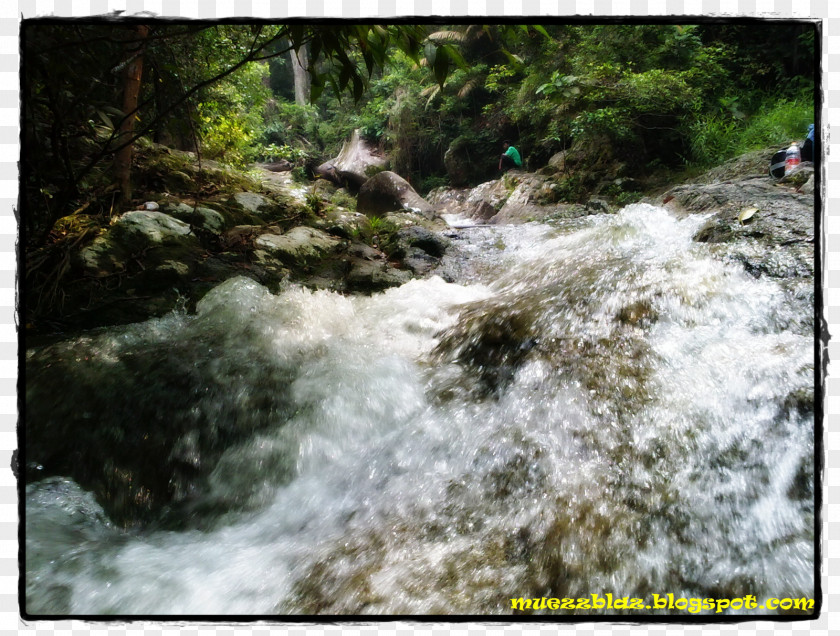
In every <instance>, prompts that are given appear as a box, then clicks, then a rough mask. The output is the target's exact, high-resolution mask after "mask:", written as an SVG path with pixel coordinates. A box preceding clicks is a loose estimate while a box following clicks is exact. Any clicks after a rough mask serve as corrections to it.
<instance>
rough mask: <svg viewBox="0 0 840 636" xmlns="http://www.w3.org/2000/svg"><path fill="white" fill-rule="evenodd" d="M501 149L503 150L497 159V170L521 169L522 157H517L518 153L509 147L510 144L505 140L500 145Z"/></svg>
mask: <svg viewBox="0 0 840 636" xmlns="http://www.w3.org/2000/svg"><path fill="white" fill-rule="evenodd" d="M502 148H503V149H504V152H503V153H502V156H501V157H499V170H510V169H511V168H521V167H522V157H521V156H520V155H519V151H518V150H517V149H516V148H514V147H513V146H511V144H510V142H509V141H507V140H505V142H504V143H503V144H502Z"/></svg>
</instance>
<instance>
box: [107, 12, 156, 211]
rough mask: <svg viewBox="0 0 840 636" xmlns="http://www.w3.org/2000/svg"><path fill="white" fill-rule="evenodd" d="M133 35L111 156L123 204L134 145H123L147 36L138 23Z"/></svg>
mask: <svg viewBox="0 0 840 636" xmlns="http://www.w3.org/2000/svg"><path fill="white" fill-rule="evenodd" d="M133 33H134V36H136V39H133V40H130V41H129V42H128V43H127V44H126V47H125V56H126V59H125V61H124V62H123V64H124V65H125V66H124V68H123V102H122V112H123V113H124V117H123V120H122V123H121V124H120V132H119V135H118V137H117V143H118V144H120V145H121V147H120V149H119V150H117V152H116V153H115V155H114V172H115V176H116V178H117V183H118V184H119V186H120V198H121V200H122V202H123V203H128V202H129V201H131V157H132V150H133V148H134V145H133V144H132V143H127V142H128V141H129V140H130V139H131V136H132V134H133V133H134V122H135V120H136V119H137V102H138V99H139V97H140V84H141V79H142V77H143V49H144V47H145V41H146V38H147V37H148V36H149V27H147V26H146V25H144V24H138V25H136V26H135V28H134V30H133Z"/></svg>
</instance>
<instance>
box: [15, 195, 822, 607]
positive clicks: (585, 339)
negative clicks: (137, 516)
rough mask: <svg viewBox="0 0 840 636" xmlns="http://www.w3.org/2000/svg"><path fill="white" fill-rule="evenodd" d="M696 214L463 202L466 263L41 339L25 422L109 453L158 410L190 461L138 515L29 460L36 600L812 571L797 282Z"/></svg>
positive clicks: (224, 287)
mask: <svg viewBox="0 0 840 636" xmlns="http://www.w3.org/2000/svg"><path fill="white" fill-rule="evenodd" d="M702 222H703V219H702V218H699V217H691V218H687V219H683V220H677V219H674V218H672V217H671V216H669V215H668V213H667V212H666V211H665V210H663V209H660V208H655V207H651V206H647V205H643V204H637V205H633V206H629V207H628V208H625V209H624V210H623V211H622V212H620V213H619V214H617V215H598V216H592V217H587V218H585V219H582V220H576V221H573V222H568V223H567V224H566V225H562V226H556V227H550V226H547V225H538V224H527V225H524V226H506V227H493V228H485V227H477V228H467V229H462V230H459V232H460V234H461V238H460V239H458V240H456V241H455V243H456V246H455V248H454V249H453V250H450V255H449V256H447V259H446V261H447V262H446V263H445V264H444V268H445V270H446V271H447V272H448V273H449V274H450V275H452V274H453V273H454V276H455V279H456V282H454V283H447V282H444V280H443V279H442V278H440V277H432V278H429V279H427V280H415V281H412V282H410V283H408V284H406V285H404V286H402V287H399V288H396V289H392V290H389V291H388V292H386V293H384V294H379V295H375V296H372V297H343V296H340V295H337V294H334V293H331V292H325V291H318V292H311V291H307V290H303V289H299V288H293V287H290V288H289V289H287V290H286V291H283V292H282V293H280V294H278V295H272V294H270V293H269V292H268V291H267V290H265V289H264V288H262V287H260V286H259V285H258V284H256V283H254V282H252V281H250V280H246V279H235V280H231V281H227V282H225V283H223V284H221V285H220V286H219V287H217V288H216V289H215V290H214V291H212V292H211V293H210V294H208V296H207V297H205V299H204V300H203V301H202V302H201V303H200V304H199V307H198V309H197V312H196V313H195V314H194V315H187V314H185V313H183V312H182V313H173V314H171V315H169V316H166V317H164V318H161V319H157V320H151V321H149V322H146V323H142V324H137V325H132V326H129V327H122V328H116V329H110V330H105V331H101V332H95V333H89V334H85V335H82V336H79V337H76V338H73V339H71V340H69V341H66V342H60V343H54V344H52V345H49V346H45V347H41V348H39V349H37V350H32V351H30V352H28V356H27V363H26V364H27V400H28V406H29V407H30V408H29V410H28V419H27V426H28V427H30V428H35V427H41V428H44V429H46V430H62V431H64V430H66V429H62V428H61V424H60V422H61V421H63V420H62V418H63V419H64V420H67V419H72V418H73V417H76V418H77V419H76V420H74V422H75V423H74V424H73V426H75V427H76V428H75V429H73V430H74V431H75V433H73V436H74V437H75V436H76V435H78V436H80V439H84V444H92V445H95V444H96V441H97V440H98V438H97V437H96V435H97V434H98V433H96V431H99V430H102V431H104V432H102V433H101V435H103V436H106V439H107V440H108V441H107V443H108V444H111V446H112V447H113V448H114V456H115V457H117V458H118V459H115V460H114V461H115V462H116V463H117V464H119V461H124V463H125V465H128V463H130V462H131V461H134V460H136V455H137V454H138V453H141V452H142V448H143V440H146V439H148V438H149V436H150V435H151V436H152V437H154V436H155V435H161V433H159V432H156V430H157V429H155V430H152V429H153V427H154V426H157V427H160V426H162V425H163V426H164V427H171V428H172V429H174V430H175V432H174V433H172V434H173V435H174V436H175V437H176V438H177V440H176V443H175V444H174V449H173V450H172V453H173V454H176V455H178V457H179V458H182V459H179V461H181V462H182V463H185V464H189V463H190V461H192V462H193V464H192V465H193V466H194V469H195V471H196V474H199V473H200V472H201V470H204V469H205V468H206V472H205V473H203V476H201V477H195V478H194V479H193V480H192V481H190V480H189V479H187V478H186V477H184V478H183V479H182V481H178V479H181V478H180V477H179V478H178V479H175V478H172V477H171V476H169V477H167V478H168V479H170V483H169V484H168V487H169V491H168V492H169V493H170V497H171V500H170V501H167V502H166V504H165V505H162V506H159V507H157V508H154V506H152V507H147V508H143V510H146V511H147V512H148V515H147V516H146V517H144V518H143V521H142V523H129V522H126V521H125V519H126V518H128V517H130V515H128V517H126V516H125V515H123V516H122V517H120V516H119V512H120V511H121V510H122V511H124V510H128V509H129V508H130V506H134V508H131V509H132V510H135V509H140V508H142V506H140V507H139V508H138V506H139V505H140V504H138V502H140V503H143V502H145V501H146V500H145V499H143V497H144V496H145V497H147V498H148V497H149V495H148V493H146V495H143V492H145V491H142V489H138V490H136V491H131V493H132V494H131V497H129V498H128V499H126V501H128V503H126V504H125V506H128V507H129V508H126V507H125V506H124V507H123V508H119V506H117V504H116V503H114V502H118V500H119V498H118V497H115V498H112V499H108V492H110V491H107V488H106V489H105V490H103V489H102V488H100V490H99V491H98V492H96V493H94V490H95V489H96V484H98V483H100V482H97V481H96V479H91V480H90V483H87V482H85V484H86V488H87V489H86V488H83V487H82V486H81V485H80V484H79V483H77V482H76V481H73V480H72V479H69V478H68V477H66V476H61V475H58V476H51V477H48V478H45V479H41V480H38V481H33V482H32V483H30V484H29V485H28V486H27V488H26V507H27V514H26V522H27V525H26V551H27V553H26V574H25V576H26V602H27V610H28V611H29V612H31V613H36V614H38V613H59V614H62V613H70V614H80V613H82V614H106V613H119V614H134V613H139V614H214V615H220V614H259V615H267V614H276V613H280V614H295V613H305V614H314V613H322V614H338V613H350V614H398V613H408V614H504V613H510V612H511V604H510V599H511V598H515V597H525V598H538V597H543V596H547V597H589V596H590V595H591V594H593V593H596V594H599V595H600V596H602V597H603V596H605V595H606V594H607V593H611V594H613V595H614V597H623V596H631V597H643V598H646V597H650V596H651V595H652V594H654V593H657V594H660V595H665V594H668V593H673V594H674V595H675V596H676V597H680V596H682V597H736V596H743V595H746V594H751V595H755V596H756V597H757V598H758V599H759V600H761V599H764V598H767V597H801V596H812V595H813V593H814V589H813V581H814V533H813V530H814V515H815V511H814V472H815V471H814V430H813V429H814V415H813V388H814V364H813V360H814V339H813V315H814V307H813V295H812V294H813V289H812V288H800V287H797V286H795V285H788V286H787V287H784V286H781V285H779V284H778V283H777V282H775V281H773V280H770V279H767V278H761V279H756V278H753V277H751V276H750V275H748V274H746V273H745V272H744V271H743V268H742V266H740V265H739V264H737V263H735V262H730V259H728V258H727V253H726V249H727V248H726V247H724V246H709V245H705V244H698V243H695V242H692V240H691V237H692V235H693V234H694V233H695V232H696V230H697V229H698V227H699V226H700V224H701V223H702ZM712 250H718V253H713V251H712ZM50 370H55V372H54V373H53V374H52V375H51V374H50ZM161 378H162V379H161ZM185 378H186V379H185ZM92 392H93V393H96V397H95V398H93V397H91V395H90V393H92ZM65 403H66V404H67V405H69V406H66V407H65V406H62V405H63V404H65ZM79 413H81V415H79ZM113 414H115V415H113ZM79 418H81V419H79ZM184 422H186V424H184ZM51 427H52V428H51ZM202 427H204V428H202ZM208 429H209V430H211V431H212V432H213V435H215V437H213V436H212V435H210V433H207V430H208ZM117 430H118V431H120V432H119V434H117V433H114V432H113V431H117ZM109 431H111V432H110V433H109ZM133 433H136V435H134V436H133V437H132V436H131V434H133ZM234 433H235V434H234ZM63 434H64V433H63ZM108 434H110V435H111V436H112V437H113V438H114V439H111V438H108V437H107V435H108ZM208 436H209V437H212V440H211V442H206V439H209V437H208ZM199 438H200V439H201V440H205V442H206V443H205V446H202V445H201V444H202V442H200V441H196V440H197V439H199ZM91 440H92V441H91ZM62 443H63V442H62ZM209 447H212V448H213V449H214V452H215V453H216V454H215V455H213V457H214V462H215V463H213V464H212V465H211V466H209V467H205V465H204V464H201V462H202V461H206V457H208V455H206V451H204V452H205V454H204V455H202V454H201V452H200V450H199V448H205V449H206V448H209ZM74 448H75V447H74V445H73V443H71V441H70V440H67V453H71V449H74ZM72 452H76V450H72ZM80 456H81V455H80ZM191 457H192V460H190V458H191ZM120 458H123V459H120ZM184 458H185V459H184ZM28 459H30V460H33V461H37V460H38V458H37V457H31V456H28ZM164 459H166V457H165V453H164V454H163V455H158V456H154V457H151V458H147V459H145V460H142V461H140V460H138V461H139V463H137V462H135V463H134V464H131V465H132V466H134V467H135V469H136V470H137V476H136V479H140V474H141V472H142V471H146V472H153V471H154V470H155V462H156V461H160V462H161V463H163V460H164ZM118 460H119V461H118ZM109 461H110V460H109ZM144 461H145V463H143V462H144ZM106 463H107V462H106ZM109 465H110V464H109ZM30 468H32V467H30ZM39 468H40V466H37V465H36V466H34V468H32V470H34V471H35V472H36V473H37V470H38V469H39ZM115 470H116V469H115ZM179 474H181V473H179ZM183 474H187V473H183ZM144 478H146V479H147V481H149V480H151V481H149V483H152V482H153V481H154V479H153V478H151V477H148V476H146V477H144ZM80 479H81V478H80ZM82 481H84V480H82ZM129 481H130V478H129ZM176 482H177V483H176ZM144 483H145V482H144ZM103 493H105V494H103ZM132 497H133V498H132ZM141 500H142V501H141ZM109 502H110V503H109ZM109 505H112V506H116V507H114V512H113V513H112V514H109V513H108V512H106V509H108V506H109ZM150 505H151V504H150ZM103 506H104V508H103ZM156 515H157V516H156ZM545 611H546V612H549V610H545ZM652 611H653V610H647V611H645V613H651V612H652ZM762 611H763V610H757V612H758V613H761V612H762ZM584 613H586V611H584ZM636 613H638V612H636ZM682 614H683V615H685V612H683V613H682Z"/></svg>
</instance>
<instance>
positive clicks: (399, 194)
mask: <svg viewBox="0 0 840 636" xmlns="http://www.w3.org/2000/svg"><path fill="white" fill-rule="evenodd" d="M356 207H357V209H358V211H359V212H361V213H363V214H369V215H372V216H382V215H384V214H386V213H388V212H395V211H399V210H405V211H408V212H414V213H416V214H420V215H421V216H423V217H425V218H427V219H433V218H434V217H435V209H434V207H433V206H432V205H431V204H430V203H429V202H428V201H426V200H425V199H424V198H423V197H421V196H420V195H419V194H417V192H416V191H415V190H414V188H412V187H411V185H410V184H409V183H408V181H406V180H405V179H403V178H402V177H401V176H399V175H398V174H396V173H394V172H390V171H387V170H386V171H384V172H380V173H379V174H376V175H374V176H373V177H371V178H370V179H368V180H367V182H365V184H364V185H363V186H362V188H361V190H359V197H358V199H357V202H356Z"/></svg>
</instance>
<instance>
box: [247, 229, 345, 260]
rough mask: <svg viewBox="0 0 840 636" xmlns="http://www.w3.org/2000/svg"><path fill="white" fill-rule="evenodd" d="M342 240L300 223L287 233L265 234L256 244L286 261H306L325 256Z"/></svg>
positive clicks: (259, 237)
mask: <svg viewBox="0 0 840 636" xmlns="http://www.w3.org/2000/svg"><path fill="white" fill-rule="evenodd" d="M340 245H341V241H340V240H339V239H337V238H335V237H333V236H330V235H329V234H327V233H326V232H322V231H321V230H316V229H315V228H312V227H307V226H303V225H300V226H298V227H295V228H292V229H291V230H289V231H288V232H286V233H285V234H263V235H261V236H258V237H257V238H256V240H255V241H254V246H255V247H256V248H258V249H261V250H265V251H266V252H268V253H269V254H271V255H272V256H275V257H277V258H279V259H280V260H282V261H284V262H286V263H292V264H293V263H298V264H300V263H306V262H312V261H315V260H319V259H321V258H324V257H325V256H327V255H328V254H330V253H331V252H333V251H335V250H336V249H338V247H339V246H340Z"/></svg>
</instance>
